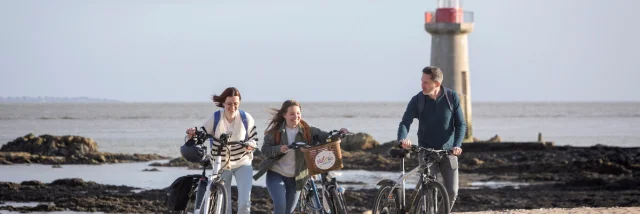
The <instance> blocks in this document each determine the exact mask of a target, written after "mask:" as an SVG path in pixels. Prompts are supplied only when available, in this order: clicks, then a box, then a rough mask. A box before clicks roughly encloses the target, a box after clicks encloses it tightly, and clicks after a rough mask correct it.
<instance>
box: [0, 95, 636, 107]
mask: <svg viewBox="0 0 640 214" xmlns="http://www.w3.org/2000/svg"><path fill="white" fill-rule="evenodd" d="M281 102H282V101H243V103H244V104H280V103H281ZM301 102H302V103H306V104H327V103H331V104H397V103H402V104H406V103H408V102H409V101H408V100H407V101H301ZM5 103H9V104H11V103H17V104H20V103H119V104H209V103H212V102H211V101H122V100H112V99H100V98H88V97H69V98H66V97H50V98H38V97H24V98H23V97H0V104H5ZM473 104H481V105H487V104H495V105H505V104H507V105H508V104H531V105H548V104H611V105H615V104H640V101H473Z"/></svg>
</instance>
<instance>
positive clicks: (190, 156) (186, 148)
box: [180, 140, 207, 163]
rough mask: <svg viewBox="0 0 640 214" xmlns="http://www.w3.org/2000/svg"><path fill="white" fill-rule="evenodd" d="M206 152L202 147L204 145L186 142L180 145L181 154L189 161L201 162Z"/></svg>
mask: <svg viewBox="0 0 640 214" xmlns="http://www.w3.org/2000/svg"><path fill="white" fill-rule="evenodd" d="M190 141H191V140H190ZM206 152H207V151H205V149H204V148H202V145H199V144H195V143H189V142H186V143H185V144H184V145H182V146H180V154H181V155H182V157H183V158H184V159H187V161H189V162H194V163H200V162H201V161H202V160H203V159H204V155H205V153H206Z"/></svg>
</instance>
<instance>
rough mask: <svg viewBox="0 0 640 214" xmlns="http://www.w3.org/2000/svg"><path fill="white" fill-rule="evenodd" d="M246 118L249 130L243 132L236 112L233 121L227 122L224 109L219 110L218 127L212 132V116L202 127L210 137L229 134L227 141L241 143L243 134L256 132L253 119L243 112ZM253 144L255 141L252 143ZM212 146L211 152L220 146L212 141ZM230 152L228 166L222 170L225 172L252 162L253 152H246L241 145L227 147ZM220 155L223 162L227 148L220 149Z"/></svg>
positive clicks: (243, 138) (243, 129) (240, 120)
mask: <svg viewBox="0 0 640 214" xmlns="http://www.w3.org/2000/svg"><path fill="white" fill-rule="evenodd" d="M214 114H215V112H214ZM245 114H246V117H247V127H248V129H249V130H245V128H244V125H243V123H242V118H241V117H240V114H239V112H238V111H236V112H235V118H234V120H233V121H227V119H226V117H225V116H224V109H221V110H220V121H219V122H218V127H216V130H213V123H214V116H213V114H212V115H211V117H209V119H208V120H207V121H206V122H204V124H203V125H202V126H203V127H204V128H205V130H207V132H208V133H209V134H210V135H213V136H214V137H216V138H219V137H220V135H221V134H222V133H228V132H231V133H232V135H231V138H230V139H229V141H242V140H245V134H246V133H247V132H248V131H249V136H251V135H253V134H254V133H255V132H256V128H255V122H254V120H253V117H252V116H251V115H250V114H249V113H247V112H245ZM254 143H255V141H254ZM213 145H214V146H212V148H211V150H212V152H214V151H218V147H217V146H219V145H220V143H219V142H216V141H213ZM229 148H230V151H231V156H230V161H229V164H228V165H227V166H226V167H225V168H224V169H226V170H229V169H235V168H238V167H240V166H244V165H251V161H252V160H253V151H248V150H247V149H246V147H244V146H241V145H231V146H229ZM222 154H223V155H224V157H223V160H226V158H227V155H228V153H227V147H222Z"/></svg>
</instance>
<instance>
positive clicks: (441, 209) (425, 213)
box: [414, 181, 451, 214]
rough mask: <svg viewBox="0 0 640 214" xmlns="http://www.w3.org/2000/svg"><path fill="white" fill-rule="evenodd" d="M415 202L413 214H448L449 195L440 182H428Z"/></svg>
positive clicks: (449, 206)
mask: <svg viewBox="0 0 640 214" xmlns="http://www.w3.org/2000/svg"><path fill="white" fill-rule="evenodd" d="M416 200H417V201H415V205H416V206H415V207H414V213H420V214H449V213H450V212H451V203H450V202H449V194H448V193H447V189H445V188H444V185H442V184H441V183H440V182H436V181H428V182H427V183H426V184H423V187H422V189H421V190H420V193H419V195H418V198H417V199H416Z"/></svg>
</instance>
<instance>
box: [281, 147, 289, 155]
mask: <svg viewBox="0 0 640 214" xmlns="http://www.w3.org/2000/svg"><path fill="white" fill-rule="evenodd" d="M288 151H289V147H288V146H286V145H282V146H280V152H282V153H286V152H288Z"/></svg>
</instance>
